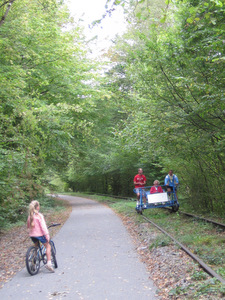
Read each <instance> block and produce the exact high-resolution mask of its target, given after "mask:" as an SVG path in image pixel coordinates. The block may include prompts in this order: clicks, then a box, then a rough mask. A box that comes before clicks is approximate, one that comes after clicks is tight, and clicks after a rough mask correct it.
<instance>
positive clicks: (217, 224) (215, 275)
mask: <svg viewBox="0 0 225 300" xmlns="http://www.w3.org/2000/svg"><path fill="white" fill-rule="evenodd" d="M104 196H105V195H104ZM107 196H108V195H107ZM111 197H112V198H113V197H114V196H111ZM114 198H115V197H114ZM117 198H120V199H122V198H121V197H117ZM123 199H124V198H123ZM126 200H131V199H129V198H126ZM132 200H133V199H132ZM109 202H110V203H115V201H112V200H111V199H110V200H109ZM165 209H168V210H171V209H169V208H165ZM179 213H180V214H182V215H186V216H188V217H192V218H194V219H197V220H201V221H204V222H207V223H211V224H213V225H215V226H219V227H221V228H223V229H225V224H222V223H219V222H216V221H214V220H210V219H207V218H204V217H200V216H197V215H193V214H190V213H186V212H183V211H179ZM141 216H142V218H143V219H144V220H145V221H147V222H148V223H150V224H152V225H153V226H155V227H156V228H157V229H158V230H160V231H161V232H163V233H164V234H165V235H167V236H168V237H169V238H170V239H172V240H173V241H174V242H175V243H176V244H177V245H179V246H180V248H181V249H182V250H183V251H185V252H186V253H187V255H189V256H190V257H191V258H192V259H193V260H195V261H196V262H197V263H198V264H199V265H200V266H201V267H202V269H203V270H204V271H205V272H207V273H208V274H209V275H210V276H212V277H215V278H216V279H217V280H219V281H220V282H221V283H222V284H225V279H223V278H222V277H221V276H220V275H219V274H217V273H216V272H215V271H214V270H213V269H212V268H211V267H210V266H208V265H207V264H206V263H204V262H203V260H201V259H200V258H199V257H198V256H197V255H195V254H194V253H192V252H191V250H189V249H188V248H187V247H186V246H185V245H183V244H182V243H180V242H179V241H178V240H177V239H175V238H174V237H173V236H172V235H171V234H170V233H168V232H167V231H165V230H164V229H163V228H161V227H160V226H159V225H157V224H156V223H154V222H153V221H152V220H150V219H149V218H147V217H145V216H144V215H143V214H142V215H141Z"/></svg>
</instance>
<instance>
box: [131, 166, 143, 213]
mask: <svg viewBox="0 0 225 300" xmlns="http://www.w3.org/2000/svg"><path fill="white" fill-rule="evenodd" d="M145 184H146V177H145V175H143V171H142V169H141V168H139V169H138V174H137V175H135V176H134V187H135V189H136V194H137V206H139V205H140V202H139V200H140V193H142V197H143V201H144V208H146V195H145V190H144V186H145Z"/></svg>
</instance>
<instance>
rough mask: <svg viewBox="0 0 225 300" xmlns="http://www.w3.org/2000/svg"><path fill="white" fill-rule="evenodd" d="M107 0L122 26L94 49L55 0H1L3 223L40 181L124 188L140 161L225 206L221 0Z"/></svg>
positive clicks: (209, 205)
mask: <svg viewBox="0 0 225 300" xmlns="http://www.w3.org/2000/svg"><path fill="white" fill-rule="evenodd" d="M106 2H107V7H106V13H107V11H110V9H109V7H110V8H111V10H112V8H113V6H116V5H121V6H122V7H123V8H124V13H125V14H126V19H127V22H128V25H127V30H126V32H125V34H124V35H123V36H122V37H119V36H118V37H117V38H115V40H114V43H113V46H112V47H111V48H110V49H109V50H108V51H107V53H105V55H104V56H103V57H102V59H100V60H96V59H95V60H94V59H91V58H90V55H89V44H88V42H87V41H86V38H85V36H84V34H83V29H82V27H81V26H80V24H79V22H78V20H74V19H72V18H71V17H70V14H69V10H68V8H67V6H66V4H65V2H64V1H63V0H45V1H43V0H39V1H38V0H33V1H29V0H20V1H19V0H8V1H7V0H5V1H0V47H1V48H0V49H1V51H0V85H1V89H0V119H1V122H0V140H1V142H0V158H1V159H0V185H1V189H0V222H1V223H3V222H6V221H7V222H13V221H15V220H17V219H18V218H19V216H20V215H23V214H24V212H25V211H26V208H27V204H28V203H29V202H30V200H31V199H34V198H36V197H39V196H40V195H42V194H43V193H45V192H46V191H47V190H49V189H50V190H57V189H58V190H60V191H63V190H64V191H69V190H72V191H83V192H96V193H105V194H107V193H109V194H114V195H123V196H124V195H125V196H129V195H133V192H132V190H133V177H134V175H135V174H136V173H137V168H138V167H142V168H143V170H144V174H145V175H146V177H147V184H148V185H152V183H153V180H154V179H159V180H160V182H161V183H163V179H164V177H165V175H166V174H167V172H168V170H169V169H173V170H174V172H175V174H176V175H177V176H178V177H179V180H180V183H181V185H180V201H181V202H182V201H186V204H187V203H188V205H189V206H190V207H191V208H193V209H195V210H205V211H208V212H213V213H217V214H223V212H224V208H225V196H224V195H225V185H224V181H225V161H224V153H225V152H224V150H225V139H224V137H225V130H224V129H225V126H224V125H225V101H224V100H225V80H224V78H225V68H224V67H225V56H224V48H225V35H224V32H225V4H224V2H223V1H220V0H210V1H206V0H193V1H192V0H183V1H179V0H174V1H168V0H166V2H164V1H162V0H152V1H149V0H140V1H134V0H131V1H123V0H121V1H110V0H108V1H106ZM104 70H107V71H104Z"/></svg>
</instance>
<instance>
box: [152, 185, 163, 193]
mask: <svg viewBox="0 0 225 300" xmlns="http://www.w3.org/2000/svg"><path fill="white" fill-rule="evenodd" d="M155 193H163V189H162V187H161V186H160V185H159V186H157V189H156V187H155V186H152V187H151V189H150V194H155Z"/></svg>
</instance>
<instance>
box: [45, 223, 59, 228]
mask: <svg viewBox="0 0 225 300" xmlns="http://www.w3.org/2000/svg"><path fill="white" fill-rule="evenodd" d="M59 225H61V223H53V224H51V225H49V226H48V228H50V227H55V226H59Z"/></svg>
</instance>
